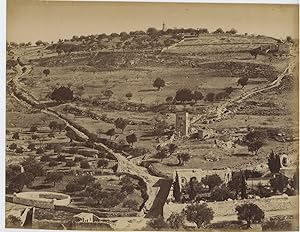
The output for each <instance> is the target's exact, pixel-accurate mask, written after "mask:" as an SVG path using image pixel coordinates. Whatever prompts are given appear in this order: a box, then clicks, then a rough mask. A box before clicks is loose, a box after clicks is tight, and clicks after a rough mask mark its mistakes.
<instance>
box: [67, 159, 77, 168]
mask: <svg viewBox="0 0 300 232" xmlns="http://www.w3.org/2000/svg"><path fill="white" fill-rule="evenodd" d="M74 166H76V163H75V162H74V161H73V160H68V161H67V162H66V167H74Z"/></svg>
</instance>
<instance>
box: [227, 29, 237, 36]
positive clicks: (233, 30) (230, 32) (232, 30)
mask: <svg viewBox="0 0 300 232" xmlns="http://www.w3.org/2000/svg"><path fill="white" fill-rule="evenodd" d="M228 33H229V34H232V35H234V34H236V33H237V30H236V29H234V28H231V29H230V31H228Z"/></svg>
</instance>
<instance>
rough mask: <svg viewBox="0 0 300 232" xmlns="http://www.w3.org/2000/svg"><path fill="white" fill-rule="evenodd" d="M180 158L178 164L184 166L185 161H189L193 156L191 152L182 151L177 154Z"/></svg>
mask: <svg viewBox="0 0 300 232" xmlns="http://www.w3.org/2000/svg"><path fill="white" fill-rule="evenodd" d="M176 158H177V159H178V165H181V166H184V163H185V162H187V161H189V160H190V159H191V156H190V154H189V153H186V152H181V153H178V154H177V157H176Z"/></svg>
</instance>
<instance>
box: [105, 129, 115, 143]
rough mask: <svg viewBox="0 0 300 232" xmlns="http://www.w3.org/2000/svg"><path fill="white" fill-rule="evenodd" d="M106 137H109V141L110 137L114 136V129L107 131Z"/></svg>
mask: <svg viewBox="0 0 300 232" xmlns="http://www.w3.org/2000/svg"><path fill="white" fill-rule="evenodd" d="M105 134H106V135H107V136H109V139H110V140H111V137H112V136H114V135H115V134H116V131H115V129H114V128H111V129H109V130H108V131H107V132H106V133H105Z"/></svg>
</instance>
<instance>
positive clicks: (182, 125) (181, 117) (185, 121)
mask: <svg viewBox="0 0 300 232" xmlns="http://www.w3.org/2000/svg"><path fill="white" fill-rule="evenodd" d="M189 128H190V120H189V113H188V112H178V113H176V123H175V130H176V132H177V134H178V136H179V137H181V136H185V135H188V134H189Z"/></svg>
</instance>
